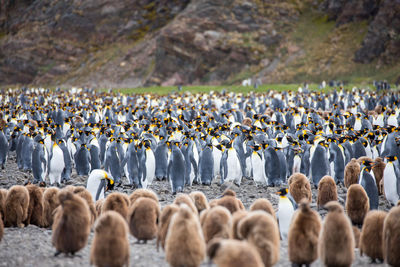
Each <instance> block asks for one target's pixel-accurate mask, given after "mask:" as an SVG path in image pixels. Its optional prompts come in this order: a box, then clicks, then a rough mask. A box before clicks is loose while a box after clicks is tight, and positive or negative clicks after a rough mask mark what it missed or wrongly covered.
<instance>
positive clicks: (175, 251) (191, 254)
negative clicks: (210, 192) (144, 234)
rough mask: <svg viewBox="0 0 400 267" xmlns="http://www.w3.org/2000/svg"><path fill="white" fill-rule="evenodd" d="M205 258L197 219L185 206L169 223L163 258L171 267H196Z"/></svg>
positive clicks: (184, 205)
mask: <svg viewBox="0 0 400 267" xmlns="http://www.w3.org/2000/svg"><path fill="white" fill-rule="evenodd" d="M205 256H206V244H205V242H204V236H203V232H202V231H201V226H200V222H199V218H198V216H197V215H196V214H194V213H193V211H192V209H191V208H189V207H188V206H187V205H186V204H182V205H181V206H180V207H179V211H178V212H176V213H175V214H174V215H173V216H172V218H171V221H170V225H169V227H168V233H167V236H166V239H165V258H166V260H167V262H168V263H169V264H170V265H171V266H172V267H180V266H187V267H189V266H190V267H197V266H199V265H200V263H201V262H202V261H203V259H204V258H205Z"/></svg>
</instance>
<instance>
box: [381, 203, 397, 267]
mask: <svg viewBox="0 0 400 267" xmlns="http://www.w3.org/2000/svg"><path fill="white" fill-rule="evenodd" d="M399 251H400V207H399V206H396V207H393V208H392V209H391V210H390V211H389V213H388V215H387V216H386V219H385V222H384V223H383V256H384V260H385V262H386V263H387V264H389V265H392V266H400V253H399Z"/></svg>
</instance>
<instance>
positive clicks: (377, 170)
mask: <svg viewBox="0 0 400 267" xmlns="http://www.w3.org/2000/svg"><path fill="white" fill-rule="evenodd" d="M385 167H386V163H385V162H383V160H382V158H381V157H377V158H376V159H375V164H374V166H373V167H372V171H373V173H374V176H375V180H376V186H377V187H378V191H379V195H382V194H383V190H382V189H383V187H382V188H381V187H380V184H381V181H382V178H383V172H384V171H385Z"/></svg>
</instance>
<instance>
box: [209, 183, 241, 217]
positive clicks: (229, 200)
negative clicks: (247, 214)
mask: <svg viewBox="0 0 400 267" xmlns="http://www.w3.org/2000/svg"><path fill="white" fill-rule="evenodd" d="M214 206H223V207H225V208H227V209H228V210H229V211H230V212H231V213H232V214H234V213H235V212H236V211H238V210H244V206H243V203H242V201H240V200H239V199H237V198H236V193H235V191H233V190H231V189H227V190H225V191H224V193H223V194H222V198H219V199H215V200H213V201H212V202H210V207H211V208H212V207H214Z"/></svg>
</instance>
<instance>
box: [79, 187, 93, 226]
mask: <svg viewBox="0 0 400 267" xmlns="http://www.w3.org/2000/svg"><path fill="white" fill-rule="evenodd" d="M74 194H75V195H78V196H80V197H81V198H83V199H84V200H85V201H86V203H87V204H88V207H89V211H90V225H93V224H94V222H95V221H96V208H95V207H94V201H93V197H92V194H91V193H90V192H89V190H87V189H86V188H84V187H83V186H75V188H74Z"/></svg>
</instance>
